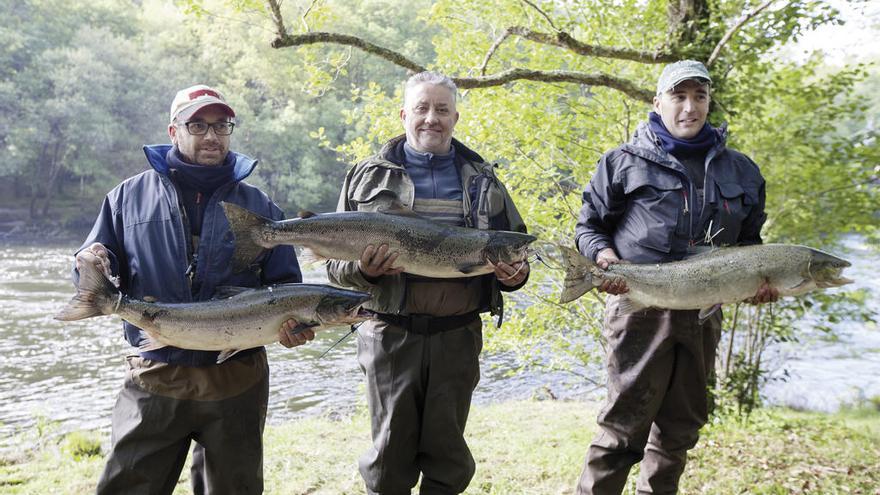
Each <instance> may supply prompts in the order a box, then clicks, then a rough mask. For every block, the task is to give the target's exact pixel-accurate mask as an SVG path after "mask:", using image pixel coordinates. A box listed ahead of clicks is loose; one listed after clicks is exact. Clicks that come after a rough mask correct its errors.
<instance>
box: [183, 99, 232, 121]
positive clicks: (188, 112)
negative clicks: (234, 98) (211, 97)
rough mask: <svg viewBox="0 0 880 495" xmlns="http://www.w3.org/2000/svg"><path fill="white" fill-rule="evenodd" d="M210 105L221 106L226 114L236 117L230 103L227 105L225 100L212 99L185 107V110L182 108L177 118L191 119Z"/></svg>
mask: <svg viewBox="0 0 880 495" xmlns="http://www.w3.org/2000/svg"><path fill="white" fill-rule="evenodd" d="M210 107H217V108H220V109H221V110H223V111H224V112H226V115H229V116H230V117H235V111H234V110H232V107H230V106H229V105H227V104H225V103H223V102H219V101H211V102H205V103H202V104H198V105H193V106H191V107H189V108H184V109H183V110H181V111H180V112H179V113H178V114H177V119H178V120H184V121H186V120H189V119H191V118H193V117H195V116H196V114H198V113H199V112H201V111H202V110H205V109H207V108H210Z"/></svg>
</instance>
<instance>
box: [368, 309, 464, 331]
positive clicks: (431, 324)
mask: <svg viewBox="0 0 880 495" xmlns="http://www.w3.org/2000/svg"><path fill="white" fill-rule="evenodd" d="M376 318H378V319H380V320H382V321H384V322H385V323H387V324H389V325H394V326H396V327H401V328H404V329H406V330H407V331H408V332H412V333H417V334H419V335H432V334H435V333H440V332H446V331H447V330H454V329H456V328H461V327H463V326H465V325H467V324H469V323H471V322H473V321H474V320H476V319H479V318H480V312H479V311H473V312H471V313H465V314H463V315H453V316H431V315H423V314H413V315H391V314H384V313H379V314H377V315H376Z"/></svg>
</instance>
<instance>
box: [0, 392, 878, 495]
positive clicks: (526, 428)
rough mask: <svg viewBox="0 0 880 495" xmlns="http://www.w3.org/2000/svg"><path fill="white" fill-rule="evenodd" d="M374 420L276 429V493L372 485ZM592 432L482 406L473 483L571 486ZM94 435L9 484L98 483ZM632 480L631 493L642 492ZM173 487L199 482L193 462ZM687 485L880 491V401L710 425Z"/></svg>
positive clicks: (544, 404) (580, 423) (510, 494)
mask: <svg viewBox="0 0 880 495" xmlns="http://www.w3.org/2000/svg"><path fill="white" fill-rule="evenodd" d="M368 431H369V422H368V419H367V418H366V416H365V415H364V414H356V415H354V416H352V417H346V418H342V419H338V418H337V419H331V418H311V419H304V420H299V421H293V422H290V423H287V424H284V425H279V426H274V427H270V428H268V429H267V432H266V455H265V476H266V493H267V494H328V495H330V494H332V495H339V494H359V493H363V488H362V486H363V485H362V482H361V479H360V476H359V474H358V472H357V457H358V456H359V455H360V453H361V452H363V450H364V449H365V448H366V447H367V445H368V444H369V441H370V440H369V432H368ZM594 432H595V409H594V406H592V405H588V404H584V403H578V402H563V401H540V402H539V401H526V402H510V403H504V404H496V405H491V406H483V407H475V408H473V410H472V414H471V419H470V421H469V424H468V438H469V443H470V445H471V449H472V451H473V453H474V457H475V458H476V460H477V473H476V476H475V477H474V480H473V482H472V483H471V486H470V488H469V489H468V491H467V492H466V493H468V494H487V495H488V494H499V495H500V494H505V495H514V494H524V495H525V494H529V495H543V494H570V493H572V492H573V488H574V484H575V482H576V480H577V477H578V475H579V474H580V470H581V467H582V464H583V458H584V454H585V452H586V448H587V445H588V444H589V442H590V439H591V438H592V436H593V434H594ZM102 440H103V442H105V443H106V440H107V439H106V438H104V439H102ZM95 442H96V439H95V438H94V437H93V436H92V435H90V434H88V433H86V434H83V433H76V434H71V435H68V436H67V437H64V438H61V439H55V440H52V441H43V442H40V443H41V444H42V447H40V448H38V449H36V450H31V451H27V450H22V451H20V452H17V453H16V454H15V455H14V456H12V457H8V458H7V459H4V460H2V461H0V493H4V494H7V493H8V494H46V493H53V494H85V493H93V492H94V485H95V481H96V480H97V478H98V475H99V473H100V471H101V469H102V467H103V459H102V458H101V456H99V455H90V453H91V452H93V451H94V450H93V448H92V447H93V445H94V443H95ZM635 472H636V470H634V471H633V474H635ZM634 479H635V476H633V475H631V476H630V480H631V483H630V486H628V488H627V491H626V492H625V493H634V489H633V486H632V485H633V484H634V482H633V480H634ZM175 493H177V494H189V493H190V489H189V480H188V468H187V469H184V472H183V475H182V479H181V482H180V483H179V485H178V489H177V490H176V492H175ZM681 493H683V494H713V495H714V494H816V495H819V494H821V495H833V494H863V495H880V412H878V411H877V410H875V409H869V408H865V409H859V410H854V411H846V412H842V413H838V414H833V415H826V414H819V413H803V412H795V411H790V410H778V409H766V410H760V411H758V412H757V413H755V414H754V415H753V416H752V418H751V420H750V421H748V422H739V421H735V420H727V421H723V422H717V423H715V424H711V425H709V426H707V427H706V428H705V429H704V431H703V435H702V439H701V440H700V443H699V444H698V445H697V447H696V448H695V449H694V450H693V451H692V452H691V456H690V462H689V464H688V467H687V470H686V471H685V475H684V477H683V480H682V487H681Z"/></svg>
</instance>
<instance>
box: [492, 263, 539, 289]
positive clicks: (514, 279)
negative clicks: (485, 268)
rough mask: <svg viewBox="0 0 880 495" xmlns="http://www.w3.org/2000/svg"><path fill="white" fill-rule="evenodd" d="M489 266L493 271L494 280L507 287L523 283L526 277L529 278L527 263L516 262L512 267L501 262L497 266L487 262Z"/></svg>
mask: <svg viewBox="0 0 880 495" xmlns="http://www.w3.org/2000/svg"><path fill="white" fill-rule="evenodd" d="M489 264H490V265H491V266H492V268H493V269H494V270H495V278H497V279H498V281H499V282H501V283H502V284H504V285H506V286H508V287H514V286H517V285H519V284H521V283H523V282H524V281H525V280H526V277H528V276H529V270H530V268H529V262H528V261H517V262H516V263H514V264H512V265H508V264H507V263H504V262H501V261H499V262H498V263H497V264H496V263H492V261H489Z"/></svg>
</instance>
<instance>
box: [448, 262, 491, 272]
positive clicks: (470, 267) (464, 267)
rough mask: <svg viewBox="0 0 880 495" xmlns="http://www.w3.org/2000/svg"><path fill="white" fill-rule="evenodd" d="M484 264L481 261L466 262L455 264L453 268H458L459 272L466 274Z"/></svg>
mask: <svg viewBox="0 0 880 495" xmlns="http://www.w3.org/2000/svg"><path fill="white" fill-rule="evenodd" d="M484 266H485V265H484V264H482V263H467V264H462V265H456V267H455V269H456V270H458V271H459V272H461V273H463V274H465V275H467V274H469V273H472V272H474V271H476V270H478V269H479V268H482V267H484Z"/></svg>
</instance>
